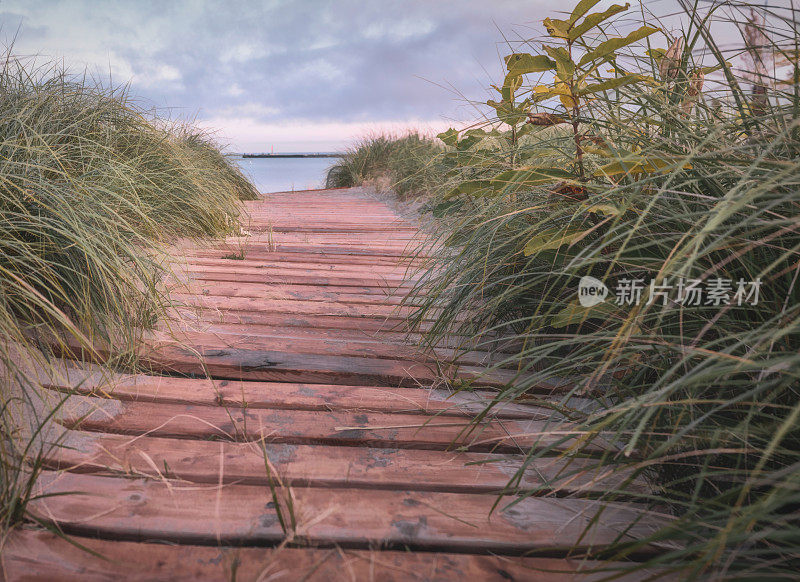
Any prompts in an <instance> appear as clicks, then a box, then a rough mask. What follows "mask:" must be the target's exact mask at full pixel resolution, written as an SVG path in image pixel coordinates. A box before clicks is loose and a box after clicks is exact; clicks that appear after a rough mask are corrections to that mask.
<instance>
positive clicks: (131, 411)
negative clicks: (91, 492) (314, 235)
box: [59, 396, 610, 453]
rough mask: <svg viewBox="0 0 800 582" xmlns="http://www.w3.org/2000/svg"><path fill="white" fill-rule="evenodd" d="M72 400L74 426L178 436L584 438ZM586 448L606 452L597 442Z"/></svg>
mask: <svg viewBox="0 0 800 582" xmlns="http://www.w3.org/2000/svg"><path fill="white" fill-rule="evenodd" d="M69 403H70V406H65V407H64V410H63V412H62V413H61V415H60V418H59V422H61V423H62V424H64V425H65V426H67V427H69V428H80V429H82V430H89V431H97V432H108V433H115V434H127V435H149V436H164V437H173V438H190V439H211V438H216V439H226V440H237V441H255V440H260V439H265V440H266V441H267V442H276V443H290V444H324V445H336V446H372V447H381V448H401V449H427V450H440V451H444V450H456V449H459V450H472V451H489V452H502V453H518V452H527V451H529V450H531V449H532V448H541V447H545V446H548V447H554V448H555V450H565V449H567V450H568V449H569V447H571V446H574V443H572V442H571V441H572V440H573V439H574V438H575V437H576V436H580V435H579V434H578V433H573V432H571V431H573V430H574V427H573V426H572V425H570V424H568V423H564V422H559V421H542V420H519V419H495V418H492V419H485V420H482V421H481V422H479V423H471V421H470V420H469V419H465V418H458V417H452V416H450V417H438V416H434V417H431V416H429V415H419V414H411V413H409V414H395V413H375V412H349V411H338V410H336V411H314V410H273V409H250V408H247V407H245V408H234V407H212V406H202V405H200V406H198V405H192V404H161V403H152V402H139V401H125V402H122V401H117V400H111V401H108V400H106V399H100V398H83V397H78V396H76V397H73V398H72V399H70V401H69ZM78 404H81V406H80V407H79V408H78V409H77V411H74V410H75V408H74V407H75V406H77V405H78ZM93 409H94V410H93ZM607 447H610V446H609V445H607ZM586 449H587V450H594V451H602V450H604V449H600V448H599V447H598V445H597V443H595V444H594V445H588V446H587V447H586Z"/></svg>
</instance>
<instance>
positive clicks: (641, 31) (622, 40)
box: [578, 26, 659, 67]
mask: <svg viewBox="0 0 800 582" xmlns="http://www.w3.org/2000/svg"><path fill="white" fill-rule="evenodd" d="M658 30H659V29H658V28H654V27H652V26H642V27H640V28H638V29H636V30H634V31H633V32H632V33H630V34H629V35H628V36H625V37H617V38H609V39H608V40H606V41H603V42H601V43H600V44H599V45H597V46H596V47H595V49H594V50H592V51H589V52H588V53H586V54H585V55H583V58H582V59H581V60H580V61H579V62H578V66H579V67H582V66H583V65H585V64H586V63H591V62H592V61H596V60H598V59H607V58H608V57H609V55H613V54H614V53H615V52H616V51H618V50H619V49H621V48H623V47H626V46H628V45H630V44H633V43H635V42H637V41H640V40H642V39H643V38H647V37H648V36H650V35H651V34H653V33H654V32H658Z"/></svg>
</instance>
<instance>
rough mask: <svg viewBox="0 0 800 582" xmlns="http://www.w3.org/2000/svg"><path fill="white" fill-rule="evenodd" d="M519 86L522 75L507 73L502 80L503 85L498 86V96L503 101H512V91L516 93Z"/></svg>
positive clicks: (520, 85)
mask: <svg viewBox="0 0 800 582" xmlns="http://www.w3.org/2000/svg"><path fill="white" fill-rule="evenodd" d="M520 87H522V76H521V75H516V74H514V73H509V74H507V75H506V78H505V80H504V81H503V86H502V87H501V88H500V96H501V97H502V98H503V101H509V102H510V101H513V100H514V93H516V92H517V90H518V89H519V88H520Z"/></svg>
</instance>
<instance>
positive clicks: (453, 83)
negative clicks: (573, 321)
mask: <svg viewBox="0 0 800 582" xmlns="http://www.w3.org/2000/svg"><path fill="white" fill-rule="evenodd" d="M634 1H635V0H634ZM572 3H573V2H571V1H570V2H567V3H565V4H564V6H563V7H564V9H566V8H568V7H570V6H571V5H572ZM646 3H648V4H656V3H657V4H658V7H659V9H661V11H662V13H663V14H667V13H669V12H671V11H674V10H676V9H677V0H674V1H673V0H657V2H655V1H654V2H650V1H649V0H646ZM608 4H611V2H606V1H603V2H601V4H600V6H599V7H602V6H604V5H608ZM559 6H560V4H559V3H554V2H552V1H547V0H427V1H423V0H401V1H394V0H370V1H363V0H362V1H350V0H336V1H321V0H302V1H298V0H295V1H290V0H265V1H253V0H249V1H245V0H243V1H240V2H236V3H232V2H231V3H223V2H206V1H202V0H185V1H164V0H159V1H139V0H127V1H114V0H108V1H102V2H101V1H98V0H95V1H89V0H83V1H80V0H62V1H47V0H0V26H2V28H1V29H0V38H2V40H3V41H4V42H5V44H6V45H8V44H9V43H11V42H12V41H13V45H14V49H13V50H14V52H15V53H16V54H18V55H25V56H28V55H39V56H40V58H41V59H43V60H46V59H56V60H58V61H59V62H63V63H64V64H65V65H66V66H67V67H68V68H69V69H70V70H71V71H73V72H76V73H81V72H83V71H88V72H89V73H90V74H92V75H94V76H97V77H98V78H101V79H104V80H106V81H108V79H109V78H110V79H111V81H112V82H113V83H117V84H123V83H130V90H131V93H132V94H134V95H136V96H138V97H140V98H141V99H142V101H143V103H145V104H149V105H152V106H155V107H158V108H164V109H165V110H168V111H169V113H170V115H172V116H174V117H181V118H189V119H194V120H196V122H197V123H198V124H200V125H202V126H203V127H205V128H208V129H210V130H213V131H215V132H216V135H217V137H218V139H219V140H220V141H221V142H222V143H223V144H224V145H226V147H227V148H228V149H229V150H230V151H238V152H253V151H270V150H271V149H273V148H274V151H276V152H290V151H331V150H336V149H341V148H342V147H345V146H346V145H348V144H349V143H351V142H352V141H353V140H355V139H357V138H359V137H361V136H363V135H365V134H366V133H369V132H378V131H395V132H400V131H404V130H405V129H407V128H420V129H422V130H424V131H428V132H436V131H441V130H443V129H445V128H447V127H448V126H450V125H459V123H461V125H463V123H464V122H466V121H467V120H471V119H474V118H475V117H476V116H477V115H479V112H480V110H481V108H480V105H479V103H480V102H483V101H485V100H486V99H487V98H490V97H491V96H492V95H491V93H490V90H489V89H488V86H489V84H490V83H497V82H501V81H502V77H503V74H504V71H503V61H502V56H503V55H506V54H508V53H509V52H511V50H510V48H509V44H508V43H509V42H511V43H512V44H514V43H515V42H517V43H518V42H519V41H520V40H522V39H526V38H531V37H534V36H538V35H540V34H541V33H542V28H541V20H542V19H543V18H544V17H545V16H556V14H555V12H556V11H557V9H558V7H559ZM515 46H518V44H516V45H515ZM476 106H477V108H476ZM483 109H484V110H485V107H484V108H483Z"/></svg>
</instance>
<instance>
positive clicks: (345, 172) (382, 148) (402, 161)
mask: <svg viewBox="0 0 800 582" xmlns="http://www.w3.org/2000/svg"><path fill="white" fill-rule="evenodd" d="M441 152H442V146H441V144H439V143H438V142H437V141H435V140H433V139H431V138H429V137H426V136H424V135H422V134H420V133H418V132H410V133H408V134H406V135H400V136H397V135H391V134H378V135H372V136H368V137H366V138H364V139H362V140H361V141H359V142H358V143H356V144H355V145H353V146H352V147H350V148H349V149H348V150H347V151H346V152H345V153H344V155H343V156H342V158H341V159H340V160H339V161H337V162H336V164H334V165H333V166H332V167H331V168H330V169H329V170H328V173H327V176H326V179H325V187H326V188H343V187H350V186H358V185H361V184H364V183H368V182H369V183H372V184H374V185H376V186H378V187H380V188H388V189H391V191H392V192H393V193H394V194H396V195H398V196H399V197H401V198H413V197H416V196H420V195H423V194H427V193H428V191H429V190H430V188H431V187H433V185H434V184H435V183H436V180H437V179H438V177H439V176H440V173H441V169H440V167H439V165H438V163H437V162H438V160H439V158H438V154H439V153H441Z"/></svg>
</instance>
